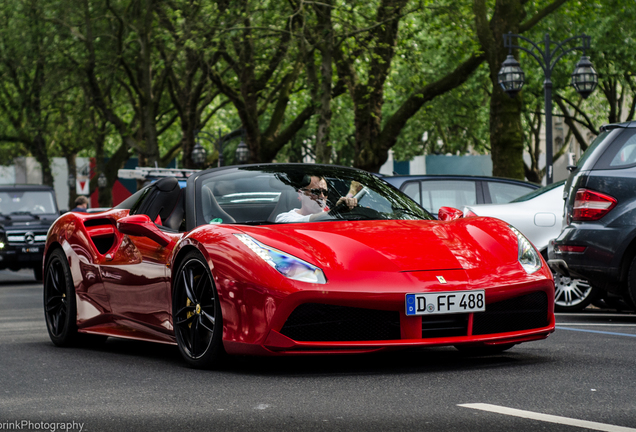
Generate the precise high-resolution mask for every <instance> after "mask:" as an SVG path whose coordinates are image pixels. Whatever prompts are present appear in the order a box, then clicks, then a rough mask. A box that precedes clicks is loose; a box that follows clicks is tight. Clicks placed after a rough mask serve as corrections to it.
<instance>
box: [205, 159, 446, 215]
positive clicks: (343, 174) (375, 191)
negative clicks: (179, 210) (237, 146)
mask: <svg viewBox="0 0 636 432" xmlns="http://www.w3.org/2000/svg"><path fill="white" fill-rule="evenodd" d="M197 196H198V198H197V200H198V202H200V203H201V205H200V206H197V210H198V211H197V225H202V224H209V223H213V224H214V223H242V224H253V225H258V224H272V223H293V222H314V221H330V220H386V219H397V220H413V219H415V220H418V219H426V220H430V219H434V218H433V216H431V215H430V214H429V213H428V212H427V211H426V210H424V209H423V208H422V207H420V206H419V205H418V204H417V203H415V202H414V201H413V200H412V199H410V198H409V197H408V196H406V195H405V194H403V193H402V192H400V191H398V190H397V189H395V188H393V187H392V186H390V185H389V184H387V183H386V182H385V181H383V180H381V179H379V178H378V177H377V176H375V175H373V174H371V173H368V172H365V171H360V170H355V169H350V168H344V167H335V166H324V165H295V164H286V165H266V166H256V167H254V166H251V167H240V168H233V169H225V170H219V171H216V172H215V171H212V172H210V173H209V174H205V173H204V174H203V175H202V176H201V178H200V179H197ZM343 197H348V198H349V199H348V200H346V199H344V198H343ZM351 198H355V201H352V199H351ZM353 204H355V205H353ZM312 215H314V216H312Z"/></svg>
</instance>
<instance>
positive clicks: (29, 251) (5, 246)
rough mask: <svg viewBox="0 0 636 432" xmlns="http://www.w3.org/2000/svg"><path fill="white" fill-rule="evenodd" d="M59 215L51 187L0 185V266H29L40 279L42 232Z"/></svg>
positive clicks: (1, 267) (46, 229)
mask: <svg viewBox="0 0 636 432" xmlns="http://www.w3.org/2000/svg"><path fill="white" fill-rule="evenodd" d="M59 215H60V213H59V211H58V208H57V202H56V201H55V191H54V190H53V188H51V187H49V186H37V185H0V270H4V269H11V270H20V269H23V268H32V269H33V274H34V275H35V279H36V280H42V254H43V252H44V243H45V241H46V233H47V232H48V230H49V226H51V224H52V223H53V221H54V220H55V219H57V217H58V216H59Z"/></svg>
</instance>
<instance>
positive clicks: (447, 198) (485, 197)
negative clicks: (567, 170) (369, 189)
mask: <svg viewBox="0 0 636 432" xmlns="http://www.w3.org/2000/svg"><path fill="white" fill-rule="evenodd" d="M382 179H383V180H386V181H387V182H389V183H391V184H392V185H393V186H395V187H397V188H398V189H400V190H401V191H402V192H404V193H405V194H407V195H408V196H409V197H411V198H412V199H413V200H414V201H415V202H417V203H418V204H419V205H421V206H422V207H424V208H425V209H426V210H428V211H429V212H430V213H432V214H433V215H435V216H437V211H438V209H439V208H440V207H454V208H457V209H463V208H464V207H465V206H467V205H473V204H502V203H508V202H510V201H512V200H513V199H515V198H518V197H520V196H521V195H525V194H527V193H528V192H531V191H533V190H535V189H538V188H539V185H537V184H534V183H530V182H525V181H521V180H514V179H507V178H501V177H487V176H461V175H410V176H387V177H382Z"/></svg>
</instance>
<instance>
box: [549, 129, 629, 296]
mask: <svg viewBox="0 0 636 432" xmlns="http://www.w3.org/2000/svg"><path fill="white" fill-rule="evenodd" d="M568 169H570V171H571V173H570V176H569V177H568V180H567V182H566V184H565V189H564V192H563V194H564V199H565V209H564V220H563V227H564V228H563V230H562V231H561V234H560V235H559V237H558V238H557V239H555V240H552V241H551V243H550V245H549V247H548V256H549V264H550V266H551V267H552V268H553V269H554V270H555V271H558V272H559V273H561V274H564V275H566V276H570V275H573V276H577V277H580V278H584V279H587V280H589V281H590V282H591V283H592V285H593V286H595V287H597V288H600V289H602V290H604V291H606V292H607V293H609V294H610V297H611V295H617V296H620V297H622V298H623V299H624V300H626V301H627V302H628V303H630V304H631V305H632V306H634V305H635V304H636V122H629V123H621V124H611V125H607V126H603V127H602V128H601V133H600V135H599V136H598V137H597V138H596V140H594V142H593V143H592V145H591V146H590V147H589V148H588V149H587V151H586V152H585V154H584V155H583V157H581V159H580V160H579V162H578V166H571V167H568Z"/></svg>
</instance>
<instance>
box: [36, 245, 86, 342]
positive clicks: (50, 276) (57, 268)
mask: <svg viewBox="0 0 636 432" xmlns="http://www.w3.org/2000/svg"><path fill="white" fill-rule="evenodd" d="M44 316H45V319H46V328H47V330H48V331H49V337H50V338H51V341H53V343H54V344H55V345H57V346H61V347H64V346H71V345H74V344H75V343H76V342H77V341H78V334H77V321H76V317H77V307H76V303H75V287H74V286H73V279H72V277H71V270H70V268H69V266H68V262H67V260H66V255H65V254H64V252H63V251H62V249H56V250H54V251H53V253H52V254H51V257H50V258H49V259H48V262H47V263H46V268H45V270H44Z"/></svg>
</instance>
